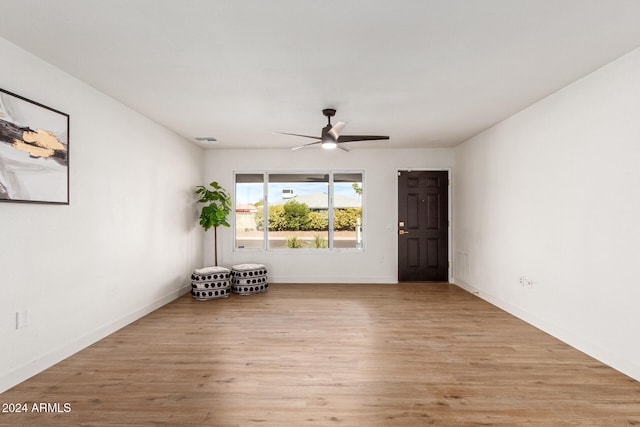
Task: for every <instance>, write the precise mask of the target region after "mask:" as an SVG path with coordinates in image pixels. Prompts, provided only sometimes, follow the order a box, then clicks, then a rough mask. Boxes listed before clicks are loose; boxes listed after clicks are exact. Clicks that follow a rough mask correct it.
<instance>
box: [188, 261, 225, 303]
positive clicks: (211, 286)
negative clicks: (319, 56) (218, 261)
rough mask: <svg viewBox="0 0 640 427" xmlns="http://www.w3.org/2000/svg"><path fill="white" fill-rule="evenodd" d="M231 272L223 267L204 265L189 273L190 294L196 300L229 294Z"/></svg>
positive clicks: (222, 296) (223, 296) (205, 299)
mask: <svg viewBox="0 0 640 427" xmlns="http://www.w3.org/2000/svg"><path fill="white" fill-rule="evenodd" d="M230 278H231V274H230V272H229V269H228V268H225V267H205V268H200V269H197V270H194V271H193V274H191V296H192V297H193V298H195V299H197V300H198V301H207V300H210V299H216V298H226V297H228V296H229V291H230V287H231V282H230Z"/></svg>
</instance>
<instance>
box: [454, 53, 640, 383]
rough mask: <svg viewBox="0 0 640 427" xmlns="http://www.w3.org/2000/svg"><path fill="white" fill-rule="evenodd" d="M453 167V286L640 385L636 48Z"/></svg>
mask: <svg viewBox="0 0 640 427" xmlns="http://www.w3.org/2000/svg"><path fill="white" fill-rule="evenodd" d="M454 165H455V167H454V182H455V191H454V197H455V198H454V206H455V210H454V247H455V249H454V251H455V257H454V262H455V268H454V272H455V280H456V282H457V283H459V284H461V285H463V286H465V287H467V288H468V289H469V290H477V291H479V292H480V296H482V297H483V298H486V299H487V300H489V301H491V302H493V303H495V304H497V305H498V306H501V307H502V308H505V309H506V310H507V311H510V312H511V313H513V314H515V315H517V316H520V317H522V318H523V319H525V320H527V321H529V322H531V323H532V324H534V325H536V326H538V327H540V328H541V329H543V330H546V331H548V332H550V333H551V334H553V335H555V336H556V337H558V338H560V339H562V340H564V341H566V342H568V343H569V344H571V345H573V346H574V347H577V348H579V349H581V350H583V351H585V352H586V353H588V354H591V355H592V356H594V357H596V358H598V359H600V360H602V361H604V362H605V363H607V364H609V365H611V366H613V367H614V368H617V369H619V370H620V371H622V372H625V373H626V374H628V375H630V376H632V377H634V378H636V379H640V339H639V338H638V337H640V309H639V308H638V302H639V301H640V286H639V283H638V277H639V273H640V264H639V262H638V261H640V246H639V245H640V226H639V223H638V221H639V218H640V167H639V165H640V50H636V51H634V52H632V53H630V54H628V55H626V56H624V57H622V58H620V59H619V60H617V61H614V62H613V63H611V64H609V65H607V66H606V67H604V68H602V69H600V70H598V71H596V72H594V73H592V74H591V75H588V76H586V77H585V78H583V79H581V80H579V81H577V82H575V83H573V84H571V85H570V86H568V87H566V88H564V89H563V90H561V91H559V92H557V93H555V94H553V95H552V96H549V97H548V98H546V99H544V100H542V101H540V102H538V103H537V104H535V105H533V106H531V107H529V108H527V109H526V110H524V111H522V112H520V113H519V114H516V115H515V116H513V117H511V118H509V119H508V120H505V121H504V122H502V123H500V124H498V125H496V126H494V127H492V128H491V129H489V130H487V131H485V132H483V133H482V134H480V135H478V136H476V137H474V138H472V139H471V140H469V141H468V142H465V143H464V144H462V145H460V146H458V147H457V148H456V149H455V163H454ZM520 276H525V277H526V278H527V279H530V280H532V281H533V282H534V283H533V285H532V286H531V287H523V286H522V285H521V284H520V283H519V277H520Z"/></svg>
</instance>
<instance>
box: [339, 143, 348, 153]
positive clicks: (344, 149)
mask: <svg viewBox="0 0 640 427" xmlns="http://www.w3.org/2000/svg"><path fill="white" fill-rule="evenodd" d="M337 147H338V148H339V149H341V150H342V151H346V152H347V153H348V152H349V151H351V148H350V147H349V146H348V145H346V144H338V146H337Z"/></svg>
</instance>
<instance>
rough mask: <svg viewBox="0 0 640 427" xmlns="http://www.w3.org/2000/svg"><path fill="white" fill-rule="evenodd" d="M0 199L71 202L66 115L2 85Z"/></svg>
mask: <svg viewBox="0 0 640 427" xmlns="http://www.w3.org/2000/svg"><path fill="white" fill-rule="evenodd" d="M0 202H20V203H47V204H60V205H68V204H69V115H68V114H66V113H63V112H61V111H58V110H55V109H53V108H51V107H47V106H46V105H43V104H40V103H38V102H35V101H32V100H30V99H27V98H24V97H22V96H20V95H17V94H15V93H12V92H9V91H7V90H4V89H2V88H0Z"/></svg>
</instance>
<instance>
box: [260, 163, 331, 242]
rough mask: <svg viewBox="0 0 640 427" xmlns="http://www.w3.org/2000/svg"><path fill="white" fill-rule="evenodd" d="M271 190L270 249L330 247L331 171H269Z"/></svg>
mask: <svg viewBox="0 0 640 427" xmlns="http://www.w3.org/2000/svg"><path fill="white" fill-rule="evenodd" d="M268 194H269V215H268V217H269V234H268V236H269V237H268V239H269V243H268V245H269V249H287V248H292V249H293V248H318V249H319V248H327V247H328V241H329V221H328V217H329V216H328V212H329V210H328V209H329V175H328V174H323V173H319V174H318V173H316V174H313V173H295V174H294V173H286V174H269V188H268Z"/></svg>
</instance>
